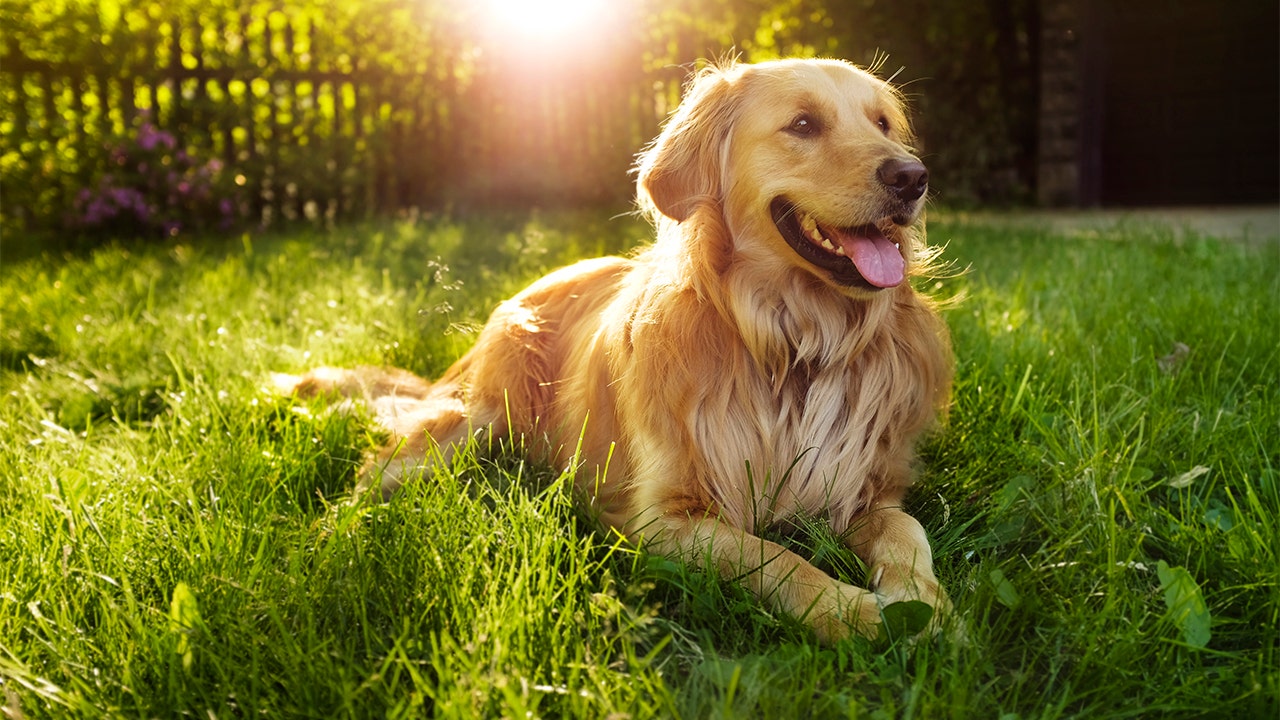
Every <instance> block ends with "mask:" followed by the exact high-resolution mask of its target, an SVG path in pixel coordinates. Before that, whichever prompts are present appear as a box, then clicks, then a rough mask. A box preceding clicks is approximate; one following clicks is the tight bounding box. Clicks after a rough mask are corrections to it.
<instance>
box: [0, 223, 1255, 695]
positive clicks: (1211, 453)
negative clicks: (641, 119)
mask: <svg viewBox="0 0 1280 720" xmlns="http://www.w3.org/2000/svg"><path fill="white" fill-rule="evenodd" d="M647 232H648V231H647V228H646V227H644V226H643V225H642V224H640V223H638V222H637V221H635V220H633V219H629V218H623V219H606V218H603V217H599V218H598V217H589V216H583V215H572V216H559V215H554V216H543V217H533V218H516V217H502V218H489V219H486V220H483V221H482V220H469V221H447V220H441V219H419V220H417V221H414V222H409V221H402V222H390V221H388V222H385V223H380V224H374V225H362V226H355V227H345V228H339V229H335V230H329V231H322V230H296V231H288V232H278V233H273V234H251V235H246V236H244V237H238V238H233V239H230V240H224V239H218V240H191V241H185V242H181V243H177V244H175V243H169V244H164V245H147V244H140V243H134V244H130V245H127V246H122V245H113V246H109V247H105V248H102V249H100V250H97V251H93V252H86V253H81V254H78V255H67V256H62V255H58V256H46V257H36V258H29V259H24V260H13V259H5V260H4V261H3V262H2V263H0V323H2V325H0V393H2V394H3V395H2V396H3V400H2V401H0V508H3V509H2V510H0V686H2V687H3V692H2V693H0V706H2V707H3V709H4V711H5V714H6V716H7V717H11V718H13V717H32V718H34V717H104V716H112V717H171V716H178V715H183V716H191V717H208V718H226V717H318V718H329V717H374V716H377V717H381V716H387V717H405V716H416V715H423V714H434V715H440V716H446V717H464V718H465V717H477V716H482V717H483V716H492V717H497V716H502V717H537V716H542V717H583V718H604V717H615V718H623V717H633V718H643V717H651V716H658V717H682V718H704V717H734V718H736V717H761V718H772V717H816V718H825V717H872V718H881V717H883V718H890V717H923V718H945V717H974V718H1058V717H1080V718H1119V717H1151V716H1160V717H1203V716H1219V717H1232V718H1239V717H1273V718H1274V717H1276V714H1277V708H1278V707H1280V558H1277V548H1278V546H1280V382H1278V379H1280V248H1278V247H1277V245H1276V244H1275V243H1267V242H1264V243H1237V242H1225V241H1218V240H1215V239H1213V238H1208V237H1199V236H1194V235H1191V236H1187V235H1186V234H1175V233H1173V232H1171V231H1169V230H1165V229H1161V228H1159V227H1156V226H1125V227H1122V228H1120V229H1118V230H1111V231H1104V232H1101V233H1087V234H1075V235H1061V234H1059V235H1054V234H1050V233H1047V232H1043V231H1037V230H1034V229H1028V228H1020V229H1017V228H1003V229H1001V228H998V227H995V226H983V225H975V224H971V223H964V224H948V223H947V222H945V216H944V220H943V221H941V222H935V223H934V224H933V225H932V226H931V229H930V239H931V240H932V241H933V242H935V243H939V244H944V243H945V244H946V252H945V257H946V258H948V259H949V260H950V261H951V264H952V272H951V273H950V276H948V277H944V278H940V279H929V280H927V281H923V282H922V283H921V285H922V287H924V288H925V289H927V290H928V291H929V292H932V293H934V294H936V295H937V296H938V297H940V298H942V299H944V300H945V301H946V308H945V310H944V314H945V317H946V320H947V322H948V324H949V325H950V326H951V328H952V331H953V335H954V344H955V348H956V354H957V358H958V373H957V384H956V388H955V399H954V407H953V409H952V412H951V414H950V418H949V421H948V423H947V425H946V426H945V427H944V428H943V429H942V430H941V431H940V432H938V433H937V434H936V435H935V436H933V437H932V438H931V439H930V440H929V442H928V444H927V446H926V447H925V450H924V453H923V456H924V457H923V460H924V462H923V464H922V468H921V474H920V479H919V482H918V484H917V486H916V488H915V490H914V491H913V494H912V495H911V497H910V500H909V502H910V505H911V506H912V507H911V509H912V510H913V511H914V512H915V513H916V514H917V516H918V517H920V518H921V519H922V522H923V523H924V524H925V527H926V528H927V530H928V531H929V533H930V536H931V537H932V539H933V542H934V549H935V555H936V561H937V565H938V571H939V574H940V577H941V578H942V580H943V582H944V584H945V585H946V586H947V587H948V588H949V589H950V592H951V595H952V598H953V599H954V601H955V604H956V609H957V613H958V615H959V617H960V618H961V619H962V621H963V625H964V633H963V635H962V636H960V637H953V638H951V639H942V640H938V641H934V642H923V643H919V644H916V645H914V646H912V645H909V644H907V643H901V642H895V643H887V642H880V643H870V642H866V641H861V640H859V641H850V642H846V643H843V644H841V645H838V646H835V647H822V646H819V645H817V644H816V643H815V642H814V639H813V637H812V635H811V634H810V633H809V631H808V630H806V629H805V628H804V626H802V625H800V624H799V623H797V622H795V621H793V620H790V619H788V618H785V617H779V616H776V615H774V614H772V613H770V612H769V611H768V610H767V608H765V607H764V606H763V605H761V604H760V603H759V602H757V601H756V600H755V599H754V598H753V597H751V596H750V595H749V594H747V593H746V592H745V591H743V590H741V589H739V588H738V587H737V586H736V585H733V584H732V583H729V582H725V581H722V580H720V579H718V578H716V577H713V576H708V575H705V574H701V573H695V572H691V571H688V570H686V569H685V568H682V567H680V566H677V565H674V564H673V563H670V562H668V561H665V560H662V559H660V558H655V557H649V556H647V555H645V554H644V553H643V552H639V551H637V550H636V549H635V548H633V547H630V546H629V545H627V544H625V543H622V542H619V541H618V540H617V539H616V538H615V537H611V536H609V535H608V534H606V533H604V532H601V531H598V530H596V529H595V528H593V527H592V526H591V524H590V522H589V521H587V520H586V519H585V518H584V517H583V516H581V515H580V514H578V513H577V512H576V511H575V509H574V506H573V503H572V501H571V498H570V496H569V494H568V492H567V488H568V487H569V485H570V484H571V478H570V477H569V475H568V474H567V473H566V472H561V471H560V470H558V469H555V468H548V467H541V466H537V465H533V464H530V463H528V462H526V461H525V460H524V459H523V458H522V456H521V454H520V452H519V442H518V441H516V442H515V443H514V447H512V446H483V447H481V446H478V445H477V446H475V447H469V448H467V449H466V451H465V452H462V453H459V454H458V455H457V457H456V459H455V460H454V462H453V463H452V466H451V467H449V468H447V469H445V470H442V471H441V472H439V473H438V474H437V475H436V476H434V477H431V478H427V479H426V481H424V482H421V483H415V484H411V485H409V486H408V487H406V489H405V490H403V491H402V492H401V493H400V494H399V495H397V496H396V498H395V499H394V500H393V501H392V502H390V503H387V504H385V505H379V506H364V507H352V506H349V505H345V504H339V503H338V501H339V500H340V499H341V498H342V497H343V493H344V492H345V491H346V490H347V489H349V488H350V487H351V486H352V485H353V483H354V474H355V470H356V468H357V467H358V464H359V462H360V457H361V454H362V452H364V451H366V450H368V449H369V448H371V447H373V446H374V445H375V444H376V443H377V442H378V438H377V436H376V432H375V430H374V428H373V427H372V426H371V424H370V423H369V422H368V421H367V419H365V418H363V417H359V416H347V415H341V414H334V413H328V412H325V411H324V410H323V408H321V407H319V406H309V405H305V404H299V403H297V402H293V401H289V400H287V399H282V398H278V397H275V396H273V395H272V394H271V393H270V392H268V391H267V390H266V389H265V388H266V385H267V378H268V376H269V373H270V372H272V371H298V370H302V369H305V368H308V367H312V366H315V365H319V364H333V365H351V364H356V363H388V364H394V365H399V366H403V367H407V368H409V369H412V370H414V371H417V372H420V373H424V374H433V373H438V372H440V371H441V370H443V369H444V368H445V367H446V366H447V365H448V364H449V363H450V362H451V361H452V360H453V359H454V358H455V357H456V356H457V355H458V354H459V353H460V352H461V351H462V350H464V349H465V348H466V346H467V345H468V343H469V342H471V340H472V338H473V337H474V332H475V330H476V328H477V327H478V324H479V323H481V322H483V320H484V318H485V316H486V314H487V313H488V311H489V309H490V308H491V307H492V306H493V304H494V303H495V302H497V301H498V300H499V299H501V298H502V297H504V296H506V295H508V294H510V293H511V292H513V291H514V290H516V289H518V288H519V287H521V286H522V285H523V284H524V283H526V282H527V281H529V280H530V279H532V278H534V277H536V276H537V275H539V274H541V273H543V272H545V271H546V270H548V269H550V268H553V267H555V266H558V265H561V264H564V263H566V262H569V261H571V260H573V259H576V258H578V257H584V256H590V255H597V254H602V253H616V252H623V251H625V250H626V249H628V248H630V247H632V246H634V245H636V244H637V243H639V242H643V239H644V238H645V237H646V235H647ZM813 525H815V524H814V523H808V524H805V523H801V525H800V527H798V528H791V529H788V530H786V531H785V532H780V533H779V537H780V538H782V539H784V540H785V541H786V542H789V543H791V544H792V545H793V546H794V547H796V548H798V549H799V550H800V551H802V552H804V553H807V554H810V555H812V556H813V557H814V558H815V561H816V562H817V563H818V564H820V565H821V566H823V567H825V568H827V569H829V570H830V571H831V572H833V573H837V574H840V575H841V576H843V577H845V578H846V579H851V580H858V579H859V578H858V574H857V573H858V570H857V566H856V561H855V560H854V559H853V558H852V557H851V556H847V555H845V554H843V553H842V552H840V551H837V550H835V549H833V548H834V544H833V543H832V542H831V538H829V537H824V536H823V534H822V533H821V532H820V531H817V530H814V529H813V528H812V527H811V526H813Z"/></svg>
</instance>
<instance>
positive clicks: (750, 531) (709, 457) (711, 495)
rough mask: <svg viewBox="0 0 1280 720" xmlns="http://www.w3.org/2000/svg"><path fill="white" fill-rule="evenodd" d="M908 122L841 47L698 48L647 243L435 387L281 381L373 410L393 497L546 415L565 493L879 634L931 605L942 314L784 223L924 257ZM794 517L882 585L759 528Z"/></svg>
mask: <svg viewBox="0 0 1280 720" xmlns="http://www.w3.org/2000/svg"><path fill="white" fill-rule="evenodd" d="M910 142H911V139H910V137H909V135H908V127H907V121H906V117H905V115H904V113H903V109H902V105H901V103H900V100H899V97H898V96H897V94H896V93H895V92H894V90H893V89H892V88H891V87H890V86H889V85H888V84H887V83H885V82H883V81H881V80H879V79H877V78H875V77H874V76H872V75H871V74H869V73H867V72H864V71H862V70H860V69H857V68H855V67H853V66H851V65H849V64H847V63H843V62H839V61H817V60H803V61H802V60H784V61H776V62H769V63H762V64H758V65H730V66H727V67H713V68H709V69H707V70H705V71H703V72H701V73H699V74H698V75H697V76H696V77H695V78H694V80H693V81H692V82H691V84H690V86H689V89H688V92H687V94H686V98H685V100H684V101H683V103H682V104H681V105H680V107H679V109H678V110H677V111H676V113H675V114H674V116H673V117H672V118H671V119H670V120H669V122H668V123H667V124H666V126H665V128H664V130H663V132H662V134H661V135H660V136H659V137H658V139H657V140H656V141H655V142H654V143H653V144H652V145H651V146H650V147H649V148H647V149H646V150H645V151H644V153H643V154H642V155H641V156H640V159H639V163H638V179H639V183H638V184H639V198H640V202H641V205H642V207H643V208H645V209H646V210H647V211H648V212H649V213H650V215H651V217H652V218H653V220H654V222H655V225H656V227H657V241H656V242H655V244H653V245H652V246H651V247H649V248H647V249H645V250H643V251H641V252H640V253H638V254H636V255H635V256H633V257H630V258H616V257H615V258H603V259H596V260H588V261H585V262H581V263H578V264H576V265H573V266H571V267H567V268H563V269H561V270H558V271H556V272H553V273H551V274H550V275H548V276H546V277H544V278H542V279H541V280H539V281H537V282H536V283H534V284H533V285H532V286H530V287H529V288H528V289H526V290H524V291H523V292H521V293H520V294H518V295H516V296H515V297H513V298H512V299H510V300H508V301H507V302H505V303H503V304H502V305H500V306H499V307H498V308H497V309H496V310H495V311H494V313H493V315H492V316H491V317H490V319H489V321H488V323H487V324H486V325H485V327H484V329H483V330H482V331H481V333H480V334H479V337H478V338H477V340H476V343H475V346H474V347H473V348H472V350H471V351H470V352H468V353H467V354H466V355H465V356H464V357H462V358H461V359H460V360H458V361H457V363H456V364H455V365H453V367H451V368H450V369H449V370H448V371H447V372H446V373H445V374H444V376H443V377H442V378H440V379H439V380H438V381H436V382H434V383H429V382H427V381H425V380H422V379H421V378H418V377H416V376H413V375H411V374H409V373H407V372H404V371H400V370H387V369H371V368H364V369H357V370H337V369H331V368H322V369H319V370H315V371H312V372H311V373H309V374H308V375H306V376H303V377H301V378H296V377H288V378H286V382H285V384H286V385H287V386H289V387H292V388H293V389H295V390H297V391H298V392H299V393H300V394H304V395H306V394H316V393H331V392H333V393H340V394H343V395H346V396H349V397H360V398H365V399H366V400H367V401H368V402H370V403H371V404H372V407H373V409H374V411H375V413H376V414H377V417H378V418H379V420H380V421H381V422H382V423H383V424H384V425H385V426H386V427H387V428H388V429H389V430H390V431H391V433H392V439H391V440H390V441H389V442H388V443H387V445H386V446H385V447H384V448H383V450H382V451H381V452H380V453H379V454H378V456H377V457H376V458H374V459H373V460H371V461H370V464H369V465H368V466H367V467H366V469H365V471H364V476H363V477H364V480H363V482H365V483H370V484H371V483H375V482H380V483H381V487H382V490H383V493H384V495H389V494H390V493H391V492H393V491H394V490H395V489H396V488H397V487H399V485H400V483H401V482H402V480H404V479H405V478H406V477H407V476H408V475H410V474H417V473H418V472H419V471H420V469H421V468H422V467H423V465H424V464H426V463H427V462H428V459H429V458H432V457H437V458H438V457H448V455H449V454H450V453H451V452H452V450H453V447H454V445H455V444H456V443H458V442H459V441H461V440H463V439H464V438H465V437H466V436H467V435H468V434H469V433H470V432H472V430H473V429H480V428H486V427H487V428H491V430H492V432H494V433H497V434H508V433H524V434H532V433H535V432H536V433H537V434H538V435H539V437H543V436H545V437H547V438H548V440H549V442H548V443H547V444H546V447H547V448H548V449H549V450H548V454H549V459H550V460H551V461H552V462H557V463H567V462H569V461H570V460H571V459H572V457H573V454H574V452H575V450H577V449H579V441H581V445H580V452H581V456H580V457H581V460H582V462H583V465H582V467H581V468H580V469H579V471H578V474H577V477H578V490H579V491H580V493H581V495H582V496H583V498H584V499H585V501H586V502H589V503H590V506H591V509H592V510H593V511H594V512H595V513H596V514H597V515H598V517H599V519H600V521H601V522H602V523H604V524H605V525H607V526H612V527H614V528H617V529H618V530H620V531H621V532H623V533H625V534H626V535H628V536H630V537H632V538H633V539H636V540H638V541H643V542H644V543H645V545H646V546H647V547H648V548H649V549H650V550H651V551H654V552H658V553H662V554H666V555H669V556H672V557H677V558H680V559H683V560H685V561H687V562H690V563H692V564H694V565H698V566H707V567H714V568H716V569H717V570H718V571H719V572H720V573H722V574H723V575H724V576H725V577H731V578H737V579H740V581H741V582H743V583H744V584H745V585H746V586H748V587H749V588H750V589H751V590H752V591H754V592H755V593H756V594H757V595H758V596H760V597H761V598H762V599H763V600H764V601H765V602H767V603H769V604H770V605H772V606H773V607H775V608H777V609H779V610H782V611H784V612H787V613H790V614H791V615H793V616H795V617H798V618H803V619H804V620H805V621H806V622H807V623H809V624H810V625H811V626H812V627H813V628H814V630H815V631H816V632H817V634H818V636H819V637H820V638H821V639H823V640H825V641H834V640H837V639H839V638H841V637H844V636H846V635H848V634H849V633H850V632H858V633H862V634H865V635H875V634H876V632H877V628H878V625H879V622H880V608H881V607H882V606H883V605H885V604H888V603H891V602H896V601H899V600H907V599H918V600H923V601H924V602H926V603H929V604H930V605H932V606H934V607H935V608H936V609H937V610H939V611H944V610H946V609H947V607H948V603H947V599H946V596H945V593H943V591H942V590H941V588H940V587H939V586H938V583H937V580H936V578H935V576H934V574H933V569H932V559H931V553H930V549H929V545H928V541H927V539H926V537H925V533H924V530H923V528H922V527H921V526H920V524H919V523H918V522H917V521H916V520H914V519H913V518H911V517H910V516H908V515H907V514H906V513H905V512H903V510H902V508H901V505H902V500H903V495H904V492H905V491H906V489H907V486H908V484H909V483H910V481H911V475H912V463H913V450H912V448H913V444H914V443H915V441H916V439H917V437H918V436H919V435H920V434H921V432H922V431H924V430H925V429H927V428H928V427H929V426H930V424H931V423H932V422H933V421H934V418H935V416H936V415H937V412H938V411H939V410H940V409H941V408H942V407H943V406H944V405H945V403H946V401H947V397H948V393H949V385H950V378H951V359H950V348H949V344H948V340H947V333H946V329H945V327H944V325H943V324H942V323H941V322H940V320H939V319H938V317H937V316H936V315H935V313H934V312H933V310H932V308H931V306H930V304H929V303H928V301H927V300H926V299H924V298H922V297H921V296H920V295H919V294H917V293H916V292H915V291H914V290H913V289H912V287H911V285H910V284H909V282H907V281H905V280H902V281H900V282H896V283H895V282H894V281H895V280H896V279H898V278H897V276H895V275H894V272H895V271H894V270H892V269H890V270H889V271H887V272H886V273H884V277H879V276H873V277H876V278H877V279H878V282H877V283H869V282H866V281H865V280H866V279H867V278H862V277H861V276H859V275H854V274H852V273H850V272H849V271H848V270H847V269H846V270H843V271H841V272H844V273H845V275H843V276H842V275H840V272H834V273H833V272H828V271H827V270H825V269H823V268H822V267H820V266H818V265H815V264H814V263H812V262H810V261H809V260H807V259H806V258H805V257H802V254H801V253H800V251H798V250H797V249H796V247H795V244H794V242H793V243H792V244H789V242H788V241H787V240H786V239H784V233H783V231H782V230H781V228H782V225H783V224H784V223H785V222H786V216H787V215H789V214H797V213H801V214H804V215H807V216H808V217H811V218H813V219H814V221H816V223H818V224H819V226H820V227H821V228H823V230H822V232H824V233H827V232H829V233H830V234H833V235H835V234H839V233H840V232H842V231H839V230H830V229H831V228H837V229H838V228H855V229H856V228H861V230H860V231H859V232H862V234H875V233H876V231H877V230H878V231H879V232H881V233H883V236H882V237H881V238H880V244H879V245H877V247H880V248H883V247H887V246H886V245H884V244H883V243H884V242H896V243H897V244H898V247H899V250H898V252H900V253H901V255H902V257H903V260H902V261H899V260H896V258H894V257H889V256H885V255H884V254H883V253H882V254H881V256H880V257H878V258H876V262H880V263H882V264H885V265H888V266H893V265H895V263H896V264H898V265H900V266H901V267H903V268H905V270H903V271H902V272H903V274H905V275H910V274H912V273H913V271H918V269H919V266H920V263H921V262H922V259H923V258H924V257H925V254H926V252H927V251H926V250H925V247H924V244H923V238H922V237H921V234H922V232H923V227H922V222H921V221H920V220H919V215H920V205H921V204H922V203H923V202H924V198H923V197H912V195H913V194H915V195H919V194H920V193H923V186H924V183H925V182H926V179H927V176H924V175H922V174H920V172H921V171H923V166H920V165H919V163H918V161H916V160H915V158H914V157H913V156H912V154H911V150H910ZM894 162H896V163H899V164H902V163H913V164H912V165H911V167H912V168H914V167H916V166H918V171H917V173H916V174H915V175H911V176H910V177H909V178H908V179H909V180H911V181H913V182H917V184H918V185H919V190H918V192H916V193H911V192H897V193H895V191H894V188H893V187H892V186H891V184H892V181H893V177H892V176H890V177H889V178H888V179H886V176H885V175H884V172H885V171H884V170H883V168H885V167H886V164H887V163H894ZM778 198H785V199H786V201H787V202H788V203H790V204H789V205H787V206H786V209H785V210H784V211H783V212H781V213H778V214H771V206H773V205H772V204H773V203H774V202H775V200H777V199H778ZM779 207H780V206H779ZM806 222H807V220H806ZM797 227H798V225H797ZM848 233H850V234H851V233H852V231H848ZM815 244H816V241H815ZM850 247H851V248H852V246H850ZM808 251H809V252H811V253H812V252H813V249H812V248H808ZM889 252H892V251H889ZM827 260H829V261H830V262H832V263H838V262H840V261H837V260H832V259H830V258H827ZM848 266H849V267H852V263H848ZM859 267H862V266H861V265H860V266H859ZM869 272H870V271H869ZM886 278H887V279H886ZM876 285H880V286H882V287H877V286H876ZM436 449H439V450H440V453H436V452H434V451H435V450H436ZM606 465H607V470H608V472H607V475H606V474H605V473H604V472H603V471H604V469H605V467H606ZM798 514H806V515H822V516H825V517H827V518H829V521H830V524H831V527H832V528H833V530H834V531H835V532H836V533H838V534H839V535H840V536H841V537H842V538H843V539H844V542H845V543H846V544H847V545H848V547H849V548H850V549H852V550H853V551H854V552H855V553H857V554H858V555H859V556H860V557H862V558H863V559H864V560H865V561H866V563H867V565H868V567H869V568H870V577H869V578H868V586H869V587H870V588H872V589H871V590H866V589H862V588H859V587H855V586H852V585H848V584H845V583H842V582H839V581H837V580H835V579H833V578H831V577H829V576H828V575H826V574H825V573H823V572H822V571H820V570H818V569H817V568H815V567H814V566H813V565H811V564H809V563H808V562H807V561H805V560H804V559H803V558H801V557H800V556H798V555H796V554H795V553H793V552H791V551H789V550H786V549H784V548H783V547H781V546H779V545H777V544H775V543H772V542H769V541H767V540H764V539H762V538H760V537H759V536H758V535H757V532H758V531H759V530H761V529H762V528H764V527H767V526H769V525H772V524H774V523H777V522H779V521H783V520H786V519H787V518H791V517H794V516H796V515H798ZM940 615H941V613H940V612H939V613H935V620H936V619H937V617H939V616H940Z"/></svg>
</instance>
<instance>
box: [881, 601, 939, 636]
mask: <svg viewBox="0 0 1280 720" xmlns="http://www.w3.org/2000/svg"><path fill="white" fill-rule="evenodd" d="M880 617H881V618H882V619H883V620H884V633H885V634H884V639H887V640H893V639H896V638H904V637H913V636H915V635H919V634H920V633H921V632H923V631H924V629H925V628H926V627H928V626H929V620H931V619H933V608H932V607H930V606H929V604H928V603H925V602H921V601H919V600H907V601H904V602H896V603H893V604H892V605H886V606H885V607H884V608H883V609H881V610H880Z"/></svg>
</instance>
